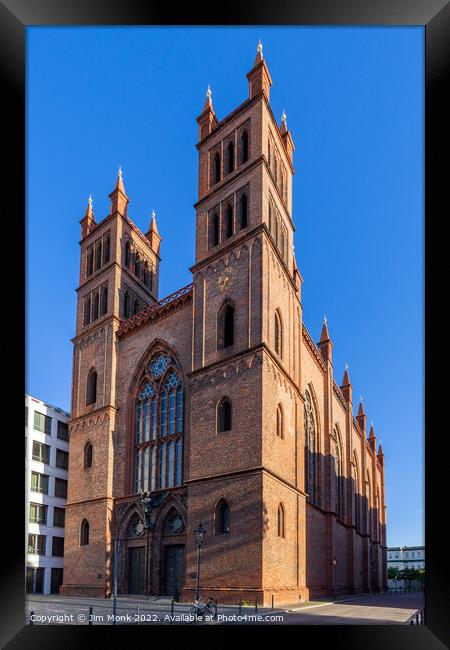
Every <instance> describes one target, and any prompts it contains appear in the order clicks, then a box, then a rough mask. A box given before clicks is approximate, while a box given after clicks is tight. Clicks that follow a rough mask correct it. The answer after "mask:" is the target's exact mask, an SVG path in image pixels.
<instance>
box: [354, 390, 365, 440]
mask: <svg viewBox="0 0 450 650" xmlns="http://www.w3.org/2000/svg"><path fill="white" fill-rule="evenodd" d="M359 400H360V401H359V407H358V414H357V416H356V421H357V423H358V424H359V426H360V428H361V431H362V432H363V433H365V432H366V422H367V418H366V413H365V411H364V404H363V398H362V396H361V397H360V398H359Z"/></svg>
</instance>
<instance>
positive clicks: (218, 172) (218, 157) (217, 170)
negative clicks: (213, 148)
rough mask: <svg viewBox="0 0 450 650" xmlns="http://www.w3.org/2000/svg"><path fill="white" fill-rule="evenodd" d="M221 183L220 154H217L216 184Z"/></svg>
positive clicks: (215, 160)
mask: <svg viewBox="0 0 450 650" xmlns="http://www.w3.org/2000/svg"><path fill="white" fill-rule="evenodd" d="M219 181H220V154H219V152H217V153H216V154H215V156H214V183H218V182H219Z"/></svg>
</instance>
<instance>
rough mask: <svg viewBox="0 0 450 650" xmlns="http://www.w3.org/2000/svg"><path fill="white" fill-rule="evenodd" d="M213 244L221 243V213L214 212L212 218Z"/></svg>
mask: <svg viewBox="0 0 450 650" xmlns="http://www.w3.org/2000/svg"><path fill="white" fill-rule="evenodd" d="M210 241H211V246H217V245H218V243H219V215H218V214H217V212H214V214H213V216H212V218H211V237H210Z"/></svg>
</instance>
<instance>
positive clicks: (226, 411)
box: [217, 397, 231, 433]
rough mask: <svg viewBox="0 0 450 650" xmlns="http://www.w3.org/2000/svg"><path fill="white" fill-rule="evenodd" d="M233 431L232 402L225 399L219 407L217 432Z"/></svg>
mask: <svg viewBox="0 0 450 650" xmlns="http://www.w3.org/2000/svg"><path fill="white" fill-rule="evenodd" d="M230 430H231V402H230V400H228V399H227V398H226V397H224V398H223V399H222V400H221V401H220V402H219V405H218V407H217V431H219V432H220V433H222V432H223V431H230Z"/></svg>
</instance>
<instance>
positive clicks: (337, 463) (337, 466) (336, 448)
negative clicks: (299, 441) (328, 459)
mask: <svg viewBox="0 0 450 650" xmlns="http://www.w3.org/2000/svg"><path fill="white" fill-rule="evenodd" d="M332 448H333V456H334V502H335V510H336V516H337V517H338V518H339V519H342V517H343V512H342V506H343V499H342V457H341V446H340V442H339V434H338V432H337V431H336V429H334V430H333V441H332Z"/></svg>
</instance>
